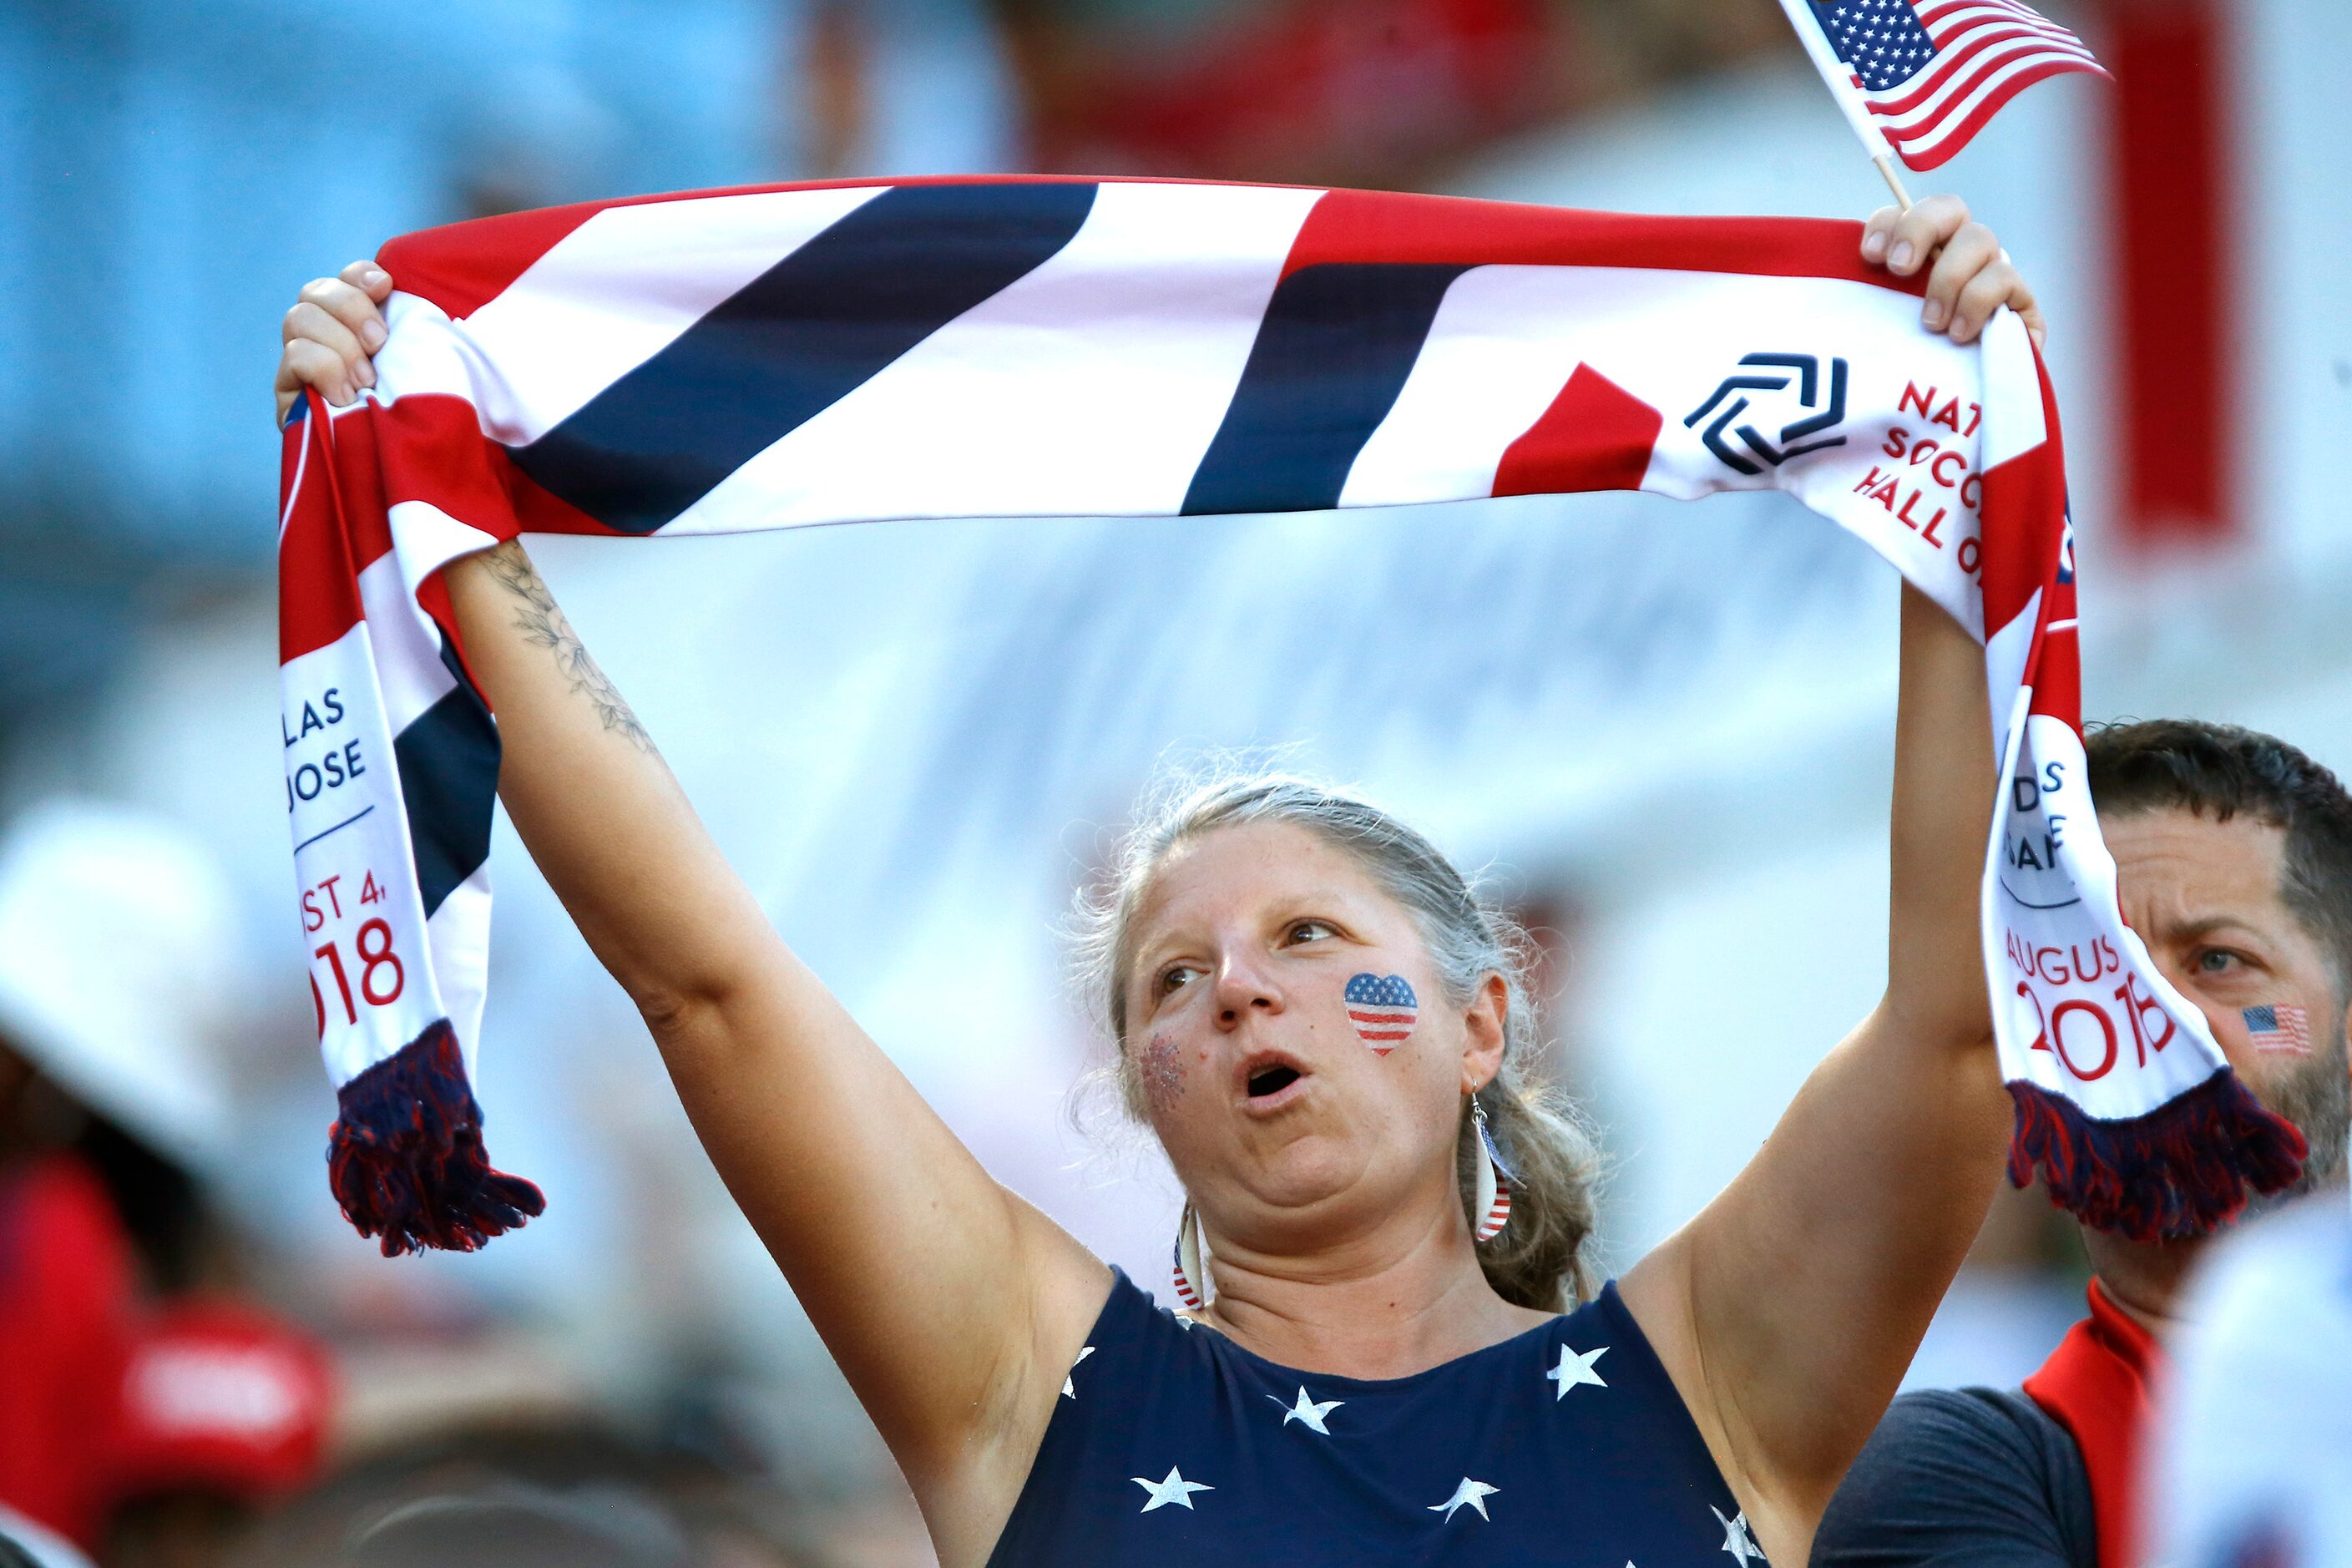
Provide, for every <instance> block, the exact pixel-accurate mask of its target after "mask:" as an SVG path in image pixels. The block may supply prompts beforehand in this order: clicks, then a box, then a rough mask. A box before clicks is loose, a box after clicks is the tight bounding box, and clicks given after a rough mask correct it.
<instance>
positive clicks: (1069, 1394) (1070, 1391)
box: [1062, 1345, 1095, 1399]
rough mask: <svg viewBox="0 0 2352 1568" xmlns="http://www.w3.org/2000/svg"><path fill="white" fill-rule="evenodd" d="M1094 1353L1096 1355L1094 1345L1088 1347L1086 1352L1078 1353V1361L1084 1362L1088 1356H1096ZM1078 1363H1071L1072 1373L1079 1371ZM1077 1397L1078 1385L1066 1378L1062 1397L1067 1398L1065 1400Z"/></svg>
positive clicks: (1063, 1382) (1063, 1381) (1063, 1383)
mask: <svg viewBox="0 0 2352 1568" xmlns="http://www.w3.org/2000/svg"><path fill="white" fill-rule="evenodd" d="M1094 1353H1095V1347H1094V1346H1092V1345H1088V1346H1087V1348H1086V1349H1084V1350H1082V1351H1080V1352H1078V1361H1084V1360H1086V1359H1087V1357H1088V1356H1090V1355H1092V1354H1094ZM1078 1361H1074V1362H1072V1363H1070V1370H1071V1371H1072V1372H1076V1371H1077V1370H1078ZM1077 1396H1078V1391H1077V1388H1076V1385H1074V1384H1072V1383H1071V1382H1070V1380H1069V1379H1068V1378H1064V1379H1062V1397H1063V1398H1065V1399H1076V1397H1077Z"/></svg>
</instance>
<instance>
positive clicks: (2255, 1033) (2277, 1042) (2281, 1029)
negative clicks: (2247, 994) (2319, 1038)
mask: <svg viewBox="0 0 2352 1568" xmlns="http://www.w3.org/2000/svg"><path fill="white" fill-rule="evenodd" d="M2242 1012H2243V1014H2244V1016H2245V1020H2246V1040H2247V1043H2248V1044H2250V1045H2252V1047H2254V1049H2256V1050H2258V1051H2284V1052H2286V1053H2287V1054H2288V1055H2290V1056H2298V1057H2307V1056H2309V1055H2310V1054H2311V1024H2310V1021H2309V1020H2308V1019H2307V1018H2306V1017H2305V1016H2304V1011H2303V1009H2302V1008H2300V1007H2290V1006H2287V1005H2284V1004H2283V1003H2281V1004H2268V1003H2266V1004H2264V1005H2262V1006H2260V1007H2247V1008H2243V1009H2242Z"/></svg>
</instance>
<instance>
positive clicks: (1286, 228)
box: [279, 179, 2302, 1253]
mask: <svg viewBox="0 0 2352 1568" xmlns="http://www.w3.org/2000/svg"><path fill="white" fill-rule="evenodd" d="M382 260H383V264H384V265H385V267H386V268H388V269H389V270H390V271H391V272H392V274H393V276H394V279H395V280H396V281H397V283H398V286H399V289H400V292H398V293H396V294H394V296H393V298H392V300H391V302H390V304H389V305H388V307H387V309H386V316H387V319H388V321H389V323H390V326H391V338H390V341H389V342H387V343H386V344H385V346H384V348H383V351H382V352H381V353H379V354H378V355H377V357H376V370H377V375H378V381H377V384H376V386H375V387H374V388H373V391H371V392H370V393H369V394H368V395H365V396H364V397H363V398H362V400H361V401H360V402H359V403H357V404H356V405H353V406H352V407H349V408H342V409H331V408H329V407H327V406H326V405H324V403H323V402H321V401H320V400H319V399H318V398H317V397H316V396H315V395H312V396H311V397H310V399H309V400H308V402H307V404H306V405H298V407H297V410H296V413H295V417H294V418H293V420H292V421H290V422H289V426H288V428H287V433H286V438H285V470H284V486H283V493H284V511H283V521H282V527H281V537H280V544H279V563H280V642H281V647H280V658H281V660H282V670H281V675H282V680H283V690H284V699H283V700H284V723H285V739H286V742H287V744H286V748H285V759H286V777H287V804H288V808H289V813H290V815H291V820H292V826H293V837H294V844H295V852H294V858H295V866H296V871H297V874H298V878H299V883H300V887H301V889H302V890H303V898H304V904H303V908H304V910H305V925H306V929H307V931H308V932H309V935H308V939H307V942H306V945H308V946H310V948H311V949H312V950H313V961H312V966H311V977H312V981H313V984H314V986H315V987H316V996H315V1000H316V1003H317V1009H318V1019H319V1027H320V1044H321V1049H322V1051H323V1053H324V1055H325V1058H326V1062H327V1068H328V1070H329V1072H330V1074H331V1076H332V1077H333V1079H334V1081H335V1083H336V1084H337V1086H338V1088H339V1090H340V1095H341V1117H340V1119H339V1120H338V1121H337V1122H336V1124H335V1127H334V1130H333V1133H332V1137H331V1146H330V1152H329V1160H330V1166H331V1173H332V1181H333V1185H334V1189H335V1193H336V1195H337V1197H338V1198H339V1199H340V1200H341V1204H342V1206H343V1210H344V1212H345V1214H346V1215H349V1216H350V1218H351V1219H352V1223H353V1224H355V1225H356V1226H359V1228H360V1229H361V1230H362V1232H363V1233H365V1234H367V1235H370V1236H374V1237H380V1238H381V1240H382V1244H383V1250H384V1251H385V1252H386V1253H394V1252H399V1251H404V1250H407V1249H409V1248H411V1247H418V1246H429V1247H462V1248H470V1247H476V1246H478V1245H480V1243H481V1242H482V1240H483V1239H484V1238H485V1237H489V1236H493V1235H496V1234H498V1233H499V1232H500V1231H501V1230H504V1229H506V1228H508V1227H509V1226H514V1225H518V1224H520V1223H521V1221H522V1219H523V1217H524V1216H525V1215H532V1214H537V1213H538V1212H540V1208H541V1199H540V1195H539V1194H538V1191H537V1190H536V1189H535V1188H533V1187H531V1186H530V1184H528V1183H526V1182H522V1181H520V1180H518V1179H516V1178H514V1177H511V1176H507V1175H504V1174H501V1173H499V1172H497V1171H494V1170H493V1169H491V1167H490V1165H489V1163H488V1161H487V1159H486V1158H485V1157H484V1154H483V1150H482V1144H481V1133H480V1122H481V1113H480V1110H479V1108H478V1105H477V1104H476V1102H475V1100H474V1097H473V1094H472V1091H471V1089H470V1088H469V1087H468V1079H469V1076H470V1068H471V1064H472V1062H473V1060H474V1055H475V1052H476V1050H477V1048H478V1029H479V1025H480V1021H481V1016H482V1002H483V989H484V981H485V975H486V970H487V957H488V932H489V898H490V894H489V867H488V848H489V832H490V816H491V802H492V797H493V795H494V792H495V789H496V785H497V780H498V765H499V741H498V731H497V729H496V726H495V724H494V722H493V721H492V718H491V715H490V712H489V710H488V707H487V705H486V704H485V703H484V701H483V700H482V698H481V695H480V693H479V691H478V689H477V688H476V686H475V684H474V683H473V681H472V680H471V679H470V678H469V677H468V675H467V667H466V658H465V650H464V648H463V647H462V646H461V644H460V642H459V640H458V637H457V626H456V624H455V622H454V620H453V618H452V616H451V614H450V609H449V603H448V599H447V596H446V593H445V591H444V588H443V584H441V582H440V580H439V578H438V577H437V576H436V573H438V571H439V570H440V568H441V567H442V566H443V565H445V564H446V563H448V562H450V561H451V560H454V559H456V558H457V557H458V556H461V555H464V554H467V553H468V552H473V551H478V550H481V549H484V548H486V547H488V546H489V545H491V544H493V543H495V542H498V541H499V540H503V539H507V538H509V537H512V536H513V535H515V534H517V533H522V532H554V533H574V534H595V535H614V536H631V535H658V536H661V537H669V536H672V535H677V534H695V533H725V532H734V531H748V530H755V529H769V528H790V527H796V526H800V525H803V524H810V523H833V522H849V521H874V520H882V519H890V518H947V517H1006V516H1011V517H1044V516H1087V517H1122V516H1124V517H1164V516H1172V515H1180V514H1195V513H1214V512H1258V511H1285V510H1307V509H1316V508H1328V507H1338V508H1351V507H1381V506H1397V505H1406V504H1412V503H1414V502H1423V501H1449V500H1462V499H1465V498H1471V497H1478V496H1498V495H1523V494H1531V493H1563V492H1568V491H1575V490H1592V489H1642V490H1649V491H1653V492H1655V493H1658V494H1662V495H1669V496H1675V497H1681V498H1685V499H1692V498H1696V497H1699V496H1704V495H1708V494H1712V493H1715V492H1717V491H1722V490H1730V489H1781V490H1785V491H1788V492H1789V493H1790V494H1791V495H1793V496H1794V497H1796V498H1797V499H1798V500H1801V501H1802V502H1803V503H1804V504H1805V505H1806V506H1808V507H1810V508H1811V510H1814V511H1816V512H1819V513H1820V514H1821V515H1822V516H1823V517H1825V518H1827V519H1829V520H1830V521H1832V522H1834V523H1836V524H1838V525H1839V526H1840V527H1843V528H1844V529H1846V530H1848V531H1851V532H1853V534H1855V535H1857V536H1858V537H1860V538H1861V539H1863V540H1864V542H1867V543H1868V544H1869V545H1870V546H1871V547H1872V548H1873V549H1874V550H1876V551H1877V552H1879V553H1880V554H1882V555H1883V556H1885V558H1886V559H1887V560H1888V561H1889V562H1891V563H1893V564H1894V565H1895V567H1896V568H1897V569H1898V570H1900V571H1901V572H1902V573H1903V574H1904V575H1905V576H1906V577H1907V578H1908V579H1909V580H1910V581H1911V582H1913V583H1914V584H1917V586H1918V587H1919V588H1920V589H1921V590H1922V591H1924V592H1925V593H1927V595H1929V596H1931V597H1932V598H1934V599H1935V600H1936V602H1937V603H1938V604H1939V605H1942V606H1943V607H1944V608H1945V609H1946V610H1948V611H1949V612H1950V613H1951V615H1952V616H1954V617H1955V618H1956V619H1957V620H1958V621H1959V622H1960V624H1961V625H1963V626H1967V627H1969V629H1970V630H1971V631H1972V632H1974V633H1975V634H1976V635H1978V636H1979V637H1982V638H1983V640H1984V643H1985V667H1986V676H1987V680H1988V682H1989V684H1990V691H1991V696H1992V711H1993V714H1994V721H1995V727H1996V731H1997V735H1996V740H1997V742H1998V749H1999V752H2000V757H2001V759H2002V773H2001V778H2000V805H1999V807H1998V815H1997V817H1996V820H1995V825H1994V831H1993V836H1992V840H1991V843H1990V845H1989V847H1988V848H1987V853H1986V869H1985V876H1984V886H1983V929H1984V951H1985V962H1986V966H1987V971H1988V973H1989V975H1990V984H1991V994H1992V1000H1993V1005H1994V1016H1995V1020H1996V1026H1997V1032H1998V1034H1999V1037H2000V1053H2001V1063H2002V1068H2003V1072H2004V1076H2005V1077H2006V1078H2007V1079H2008V1080H2009V1083H2010V1087H2011V1091H2012V1094H2013V1095H2014V1097H2015V1100H2016V1103H2017V1108H2018V1120H2017V1138H2016V1142H2015V1143H2014V1146H2013V1149H2012V1153H2011V1173H2012V1175H2013V1176H2015V1177H2016V1178H2017V1179H2019V1180H2021V1181H2022V1180H2025V1179H2029V1178H2030V1177H2031V1175H2032V1174H2033V1173H2039V1174H2040V1175H2041V1176H2042V1179H2043V1180H2044V1181H2045V1182H2046V1183H2047V1184H2048V1185H2049V1187H2050V1190H2051V1191H2052V1193H2053V1194H2054V1195H2055V1196H2056V1197H2057V1198H2058V1199H2059V1200H2060V1201H2061V1202H2063V1203H2064V1204H2065V1205H2067V1206H2069V1207H2071V1208H2073V1209H2074V1211H2075V1212H2076V1213H2078V1214H2080V1215H2083V1216H2084V1218H2085V1219H2087V1220H2088V1221H2090V1222H2091V1223H2093V1224H2095V1225H2099V1226H2106V1227H2109V1228H2114V1229H2118V1230H2122V1231H2125V1232H2126V1233H2128V1234H2131V1235H2135V1236H2156V1235H2168V1234H2179V1233H2183V1232H2187V1231H2192V1230H2198V1229H2202V1228H2205V1227H2207V1226H2210V1225H2211V1224H2213V1223H2216V1222H2217V1221H2218V1220H2220V1219H2221V1217H2223V1216H2225V1215H2229V1214H2231V1213H2232V1212H2234V1211H2235V1209H2236V1208H2237V1207H2238V1205H2240V1204H2241V1203H2242V1201H2243V1196H2244V1190H2245V1188H2246V1187H2248V1186H2252V1187H2254V1188H2256V1189H2259V1190H2263V1191H2268V1190H2272V1189H2273V1188H2276V1187H2278V1186H2280V1185H2281V1184H2284V1183H2285V1182H2287V1181H2288V1180H2290V1179H2291V1178H2292V1177H2293V1175H2294V1173H2295V1171H2296V1169H2297V1167H2298V1165H2299V1163H2300V1159H2301V1152H2302V1150H2301V1142H2300V1140H2299V1139H2298V1138H2297V1136H2296V1135H2295V1133H2294V1130H2293V1129H2292V1128H2290V1127H2288V1126H2287V1125H2286V1124H2285V1123H2284V1122H2282V1121H2277V1120H2276V1119H2275V1118H2273V1117H2271V1116H2270V1115H2269V1114H2268V1113H2266V1112H2264V1111H2263V1110H2261V1108H2260V1107H2259V1106H2257V1105H2256V1104H2255V1103H2254V1101H2253V1100H2252V1097H2251V1096H2250V1095H2249V1094H2248V1093H2247V1092H2246V1091H2245V1089H2243V1087H2242V1085H2240V1084H2239V1083H2238V1082H2237V1080H2236V1079H2234V1078H2233V1077H2232V1076H2231V1072H2230V1069H2229V1067H2228V1065H2227V1063H2226V1062H2225V1061H2224V1059H2223V1058H2222V1056H2221V1051H2220V1050H2219V1048H2218V1047H2216V1046H2215V1044H2214V1042H2213V1037H2212V1036H2211V1034H2210V1031H2209V1030H2208V1028H2207V1026H2206V1024H2205V1021H2204V1019H2203V1017H2202V1016H2200V1014H2199V1013H2198V1011H2197V1009H2196V1008H2195V1007H2194V1006H2192V1005H2189V1004H2188V1003H2186V1002H2185V1001H2183V1000H2182V999H2181V997H2180V996H2179V994H2176V993H2175V992H2174V991H2173V989H2172V988H2171V987H2170V986H2169V985H2168V984H2166V982H2165V981H2164V979H2163V977H2162V976H2161V975H2160V974H2159V973H2158V972H2157V970H2156V968H2155V966H2154V965H2153V964H2152V963H2150V961H2149V959H2148V955H2147V950H2146V949H2145V948H2144V947H2143V946H2142V945H2141V943H2140V942H2139V940H2138V938H2137V937H2136V936H2135V935H2133V933H2132V932H2131V931H2130V930H2129V929H2128V928H2127V927H2126V925H2125V923H2124V921H2123V918H2122V915H2121V913H2120V911H2119V910H2118V908H2117V906H2116V890H2115V864H2114V861H2113V860H2112V858H2110V857H2109V855H2108V853H2107V851H2106V849H2105V847H2104V845H2103V844H2102V842H2101V840H2100V837H2099V830H2098V826H2097V822H2096V819H2095V816H2094V815H2093V813H2092V810H2091V806H2090V802H2089V799H2088V796H2087V794H2086V792H2085V787H2084V764H2083V745H2082V738H2081V734H2080V728H2079V720H2080V713H2079V709H2080V689H2081V683H2080V678H2079V663H2078V656H2077V647H2076V645H2077V637H2076V626H2075V618H2074V617H2075V584H2074V552H2073V546H2072V539H2071V533H2070V530H2069V526H2068V522H2067V510H2066V487H2065V477H2064V471H2063V458H2062V455H2061V450H2060V444H2059V434H2058V421H2057V413H2056V407H2055V405H2054V403H2053V399H2052V396H2051V393H2050V387H2049V383H2048V380H2047V378H2046V376H2045V375H2044V374H2043V373H2042V367H2041V364H2040V362H2039V358H2038V356H2037V355H2036V353H2035V352H2034V350H2033V347H2032V343H2031V342H2030V341H2029V340H2028V338H2027V336H2026V333H2025V331H2024V330H2023V328H2022V327H2021V325H2020V324H2019V322H2018V321H2016V320H2015V319H2014V318H2013V317H2011V316H2010V315H2008V314H2006V313H2003V314H2001V315H2000V316H1997V317H1996V318H1995V319H1994V321H1993V322H1992V324H1991V325H1990V328H1989V329H1988V330H1987V331H1986V332H1985V334H1984V339H1983V342H1982V343H1981V345H1980V346H1976V347H1968V348H1962V347H1958V346H1956V345H1955V344H1953V343H1952V342H1949V341H1948V340H1947V339H1945V338H1943V337H1939V336H1936V335H1933V334H1930V333H1928V332H1927V331H1923V330H1922V329H1921V327H1920V325H1919V322H1918V305H1917V295H1918V291H1919V287H1920V285H1919V284H1918V282H1917V281H1916V280H1913V281H1907V282H1906V281H1905V280H1902V279H1895V278H1894V277H1892V276H1890V275H1888V274H1886V273H1885V272H1882V271H1879V270H1877V269H1875V268H1868V267H1865V266H1864V265H1863V264H1862V263H1861V261H1860V260H1859V259H1858V255H1857V234H1856V231H1855V229H1854V227H1853V226H1852V225H1850V224H1842V223H1826V222H1815V221H1805V220H1794V219H1764V218H1759V219H1744V218H1743V219H1717V218H1658V217H1636V216H1615V215H1610V214H1600V213H1582V212H1569V211H1559V210H1552V209H1547V208H1538V207H1527V206H1516V205H1499V204H1494V203H1486V202H1473V201H1462V200H1454V199H1445V198H1437V197H1428V196H1410V195H1373V194H1368V193H1363V192H1356V191H1337V190H1334V191H1324V190H1307V189H1291V188H1277V187H1266V186H1246V185H1226V184H1183V183H1174V182H1158V181H1103V182H1094V181H1080V180H1051V179H1045V180H1027V179H993V180H975V181H901V182H887V183H872V182H868V183H863V184H830V185H803V186H790V187H780V188H772V189H757V190H743V191H733V192H724V193H716V194H694V195H677V196H664V197H656V198H651V199H647V200H642V201H630V202H612V203H601V204H590V205H580V206H572V207H561V208H554V209H551V210H547V211H542V212H530V213H522V214H518V215H515V216H506V217H497V218H487V219H483V220H480V221H478V222H474V223H467V224H460V225H457V226H451V227H447V228H440V229H434V230H429V231H426V232H424V233H421V234H415V235H411V236H408V237H404V238H402V239H398V240H394V242H392V243H391V244H390V245H388V246H386V247H384V249H383V253H382ZM1986 782H1987V784H1988V786H1989V787H1990V786H1991V785H1993V784H1995V782H1996V781H1993V780H1987V781H1986ZM2084 954H2089V955H2091V956H2090V958H2089V959H2084V957H2083V955H2084Z"/></svg>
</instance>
